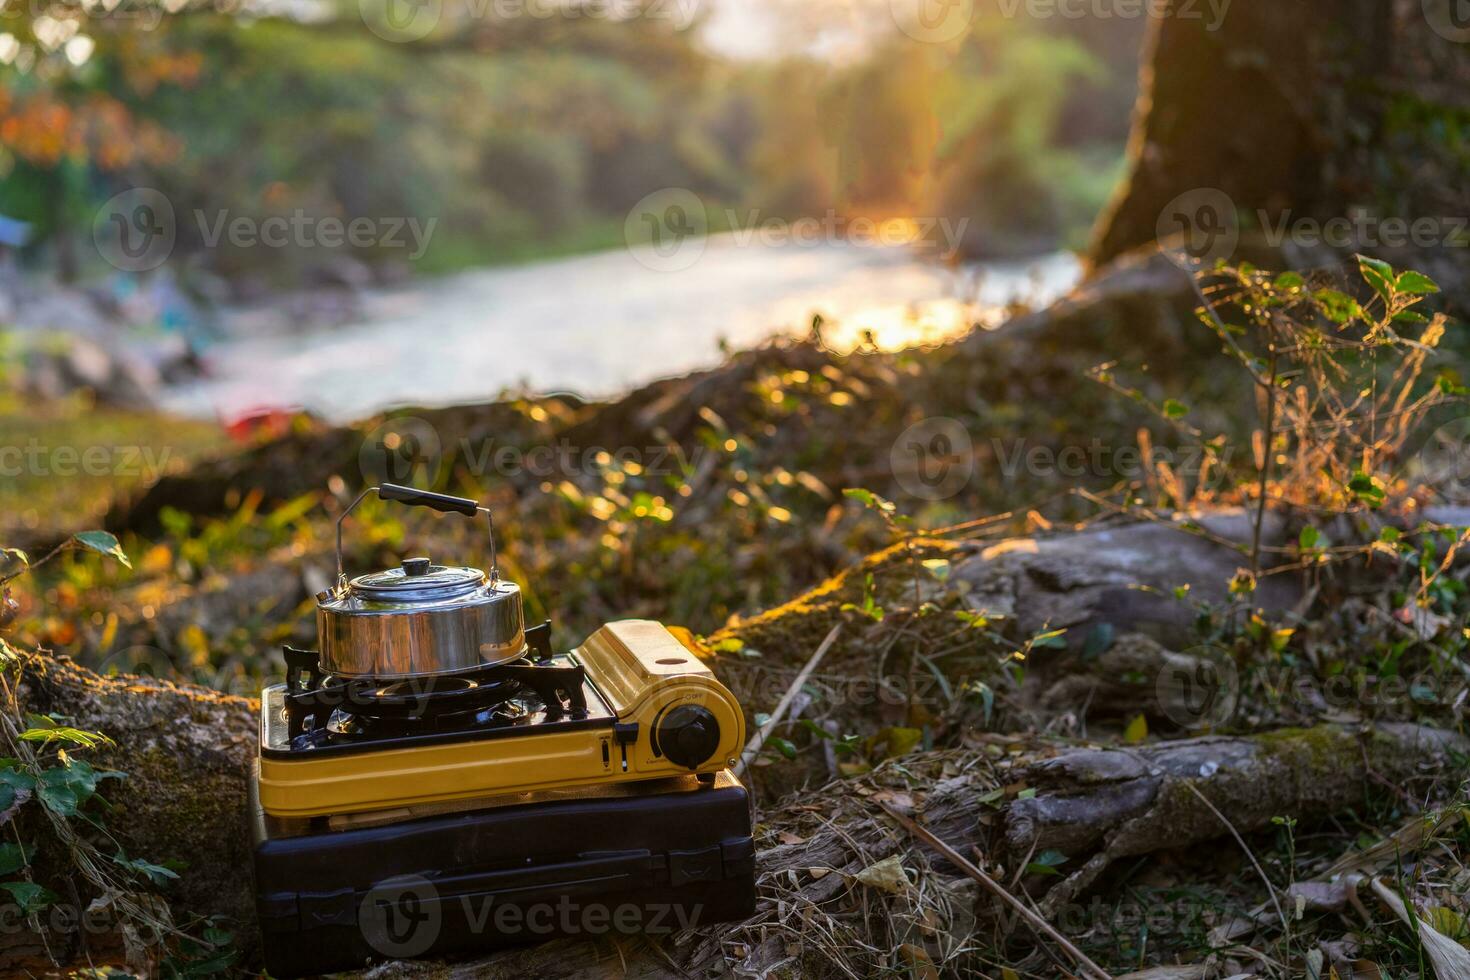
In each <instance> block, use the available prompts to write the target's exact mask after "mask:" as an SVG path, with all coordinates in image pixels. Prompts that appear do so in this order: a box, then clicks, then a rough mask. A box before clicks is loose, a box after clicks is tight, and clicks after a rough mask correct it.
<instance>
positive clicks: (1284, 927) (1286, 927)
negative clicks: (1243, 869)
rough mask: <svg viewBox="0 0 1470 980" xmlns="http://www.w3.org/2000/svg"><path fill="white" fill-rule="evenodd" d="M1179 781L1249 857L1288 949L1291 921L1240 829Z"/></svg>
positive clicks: (1188, 783) (1199, 793)
mask: <svg viewBox="0 0 1470 980" xmlns="http://www.w3.org/2000/svg"><path fill="white" fill-rule="evenodd" d="M1181 782H1183V783H1184V786H1185V788H1186V789H1188V790H1189V791H1190V792H1191V793H1193V794H1194V795H1195V796H1197V797H1199V801H1200V802H1201V803H1203V804H1204V805H1205V806H1207V807H1209V809H1210V812H1211V813H1213V814H1214V815H1215V816H1217V817H1219V818H1220V822H1221V823H1222V824H1224V825H1225V829H1226V830H1228V831H1230V836H1231V837H1234V838H1235V843H1237V844H1239V845H1240V849H1241V850H1242V851H1244V852H1245V856H1246V857H1248V858H1250V861H1251V866H1252V867H1254V868H1255V869H1256V874H1258V875H1260V876H1261V881H1263V882H1264V883H1265V885H1266V894H1267V895H1269V896H1270V897H1271V904H1272V905H1274V906H1275V907H1276V914H1277V916H1279V917H1280V919H1281V931H1282V932H1283V933H1284V934H1285V937H1286V945H1287V948H1288V949H1289V948H1290V947H1291V921H1290V920H1289V919H1287V918H1286V913H1285V912H1283V911H1281V903H1280V902H1279V901H1277V899H1276V886H1275V885H1273V884H1271V879H1270V878H1267V877H1266V872H1265V871H1264V870H1263V869H1262V868H1261V863H1260V862H1259V861H1257V860H1256V856H1255V854H1253V853H1252V852H1251V849H1250V848H1249V847H1247V846H1246V843H1245V839H1244V838H1242V837H1241V836H1240V831H1238V830H1236V829H1235V825H1234V824H1232V823H1231V822H1230V821H1229V820H1228V819H1226V817H1225V814H1223V813H1221V812H1220V811H1219V810H1218V809H1216V808H1215V804H1213V803H1211V802H1210V801H1209V800H1208V799H1207V798H1206V797H1205V794H1203V793H1201V792H1200V791H1199V790H1197V789H1195V786H1194V783H1192V782H1190V781H1189V780H1187V779H1185V780H1181Z"/></svg>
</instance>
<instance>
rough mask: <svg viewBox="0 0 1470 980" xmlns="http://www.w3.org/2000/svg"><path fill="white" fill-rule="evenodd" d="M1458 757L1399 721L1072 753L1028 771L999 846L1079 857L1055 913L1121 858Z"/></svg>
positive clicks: (1442, 737)
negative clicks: (1025, 792)
mask: <svg viewBox="0 0 1470 980" xmlns="http://www.w3.org/2000/svg"><path fill="white" fill-rule="evenodd" d="M1467 753H1470V740H1467V739H1466V738H1464V737H1463V736H1461V735H1458V734H1455V733H1453V732H1446V731H1441V730H1439V729H1433V728H1426V727H1423V726H1419V725H1412V724H1402V723H1385V724H1381V725H1377V726H1374V727H1371V728H1365V729H1362V730H1356V729H1352V728H1347V727H1340V726H1333V725H1322V726H1318V727H1316V728H1310V729H1297V730H1292V729H1284V730H1280V731H1276V732H1269V733H1264V734H1260V735H1254V736H1250V737H1246V738H1229V737H1219V736H1207V737H1204V738H1193V739H1187V740H1183V741H1177V742H1164V743H1159V744H1156V745H1150V746H1147V747H1139V748H1105V749H1079V750H1075V751H1071V752H1065V753H1063V754H1061V755H1059V756H1057V757H1056V758H1054V759H1049V760H1047V761H1045V762H1041V763H1038V764H1036V765H1034V766H1032V767H1031V768H1030V769H1029V770H1028V771H1027V774H1026V778H1027V780H1028V782H1030V783H1031V784H1032V785H1034V786H1036V787H1037V788H1038V789H1039V792H1038V793H1037V795H1036V796H1034V797H1032V798H1030V799H1024V800H1021V799H1018V800H1016V801H1015V802H1014V803H1012V804H1011V805H1010V807H1009V809H1008V810H1007V813H1006V818H1005V843H1006V849H1007V851H1008V852H1009V853H1010V854H1011V856H1012V857H1013V858H1014V859H1018V860H1024V859H1025V856H1026V855H1028V854H1030V853H1032V852H1035V851H1038V850H1043V849H1055V850H1059V851H1061V852H1062V853H1064V854H1066V855H1068V856H1069V857H1071V858H1074V859H1076V858H1081V857H1083V856H1084V855H1087V856H1088V857H1087V860H1086V861H1085V863H1084V864H1082V866H1081V867H1080V868H1078V869H1077V870H1076V871H1074V872H1073V873H1072V874H1071V875H1070V876H1069V877H1068V878H1067V879H1066V880H1064V881H1063V882H1061V883H1060V884H1059V885H1058V886H1057V887H1056V888H1054V889H1052V890H1051V891H1050V892H1049V893H1048V894H1047V897H1046V900H1045V902H1044V903H1043V910H1044V911H1047V912H1048V913H1055V911H1056V909H1057V908H1058V907H1060V905H1062V904H1063V903H1066V902H1069V901H1071V900H1072V899H1074V898H1075V897H1076V896H1077V895H1078V894H1080V893H1081V892H1082V891H1083V890H1085V889H1086V888H1088V887H1089V886H1091V885H1092V884H1093V883H1095V882H1096V881H1097V880H1098V878H1099V876H1101V875H1102V873H1103V872H1104V871H1106V870H1107V868H1108V867H1109V866H1110V865H1111V864H1112V862H1114V861H1116V860H1118V859H1120V858H1124V857H1132V856H1136V855H1140V854H1151V853H1154V852H1156V851H1161V850H1169V849H1173V848H1179V847H1187V846H1189V845H1192V844H1198V843H1200V842H1202V841H1207V840H1213V839H1215V838H1217V837H1220V836H1222V835H1224V834H1227V833H1231V832H1239V833H1249V832H1251V831H1254V830H1259V829H1261V828H1263V827H1268V826H1270V825H1271V821H1272V819H1273V818H1276V817H1285V818H1291V819H1295V820H1301V821H1303V822H1309V821H1313V820H1320V819H1322V818H1324V817H1326V816H1327V815H1329V814H1332V813H1336V812H1340V811H1342V810H1346V809H1349V808H1351V807H1353V806H1355V805H1357V804H1359V803H1362V802H1364V801H1366V800H1368V799H1369V798H1370V796H1371V795H1382V794H1383V793H1384V792H1393V793H1397V794H1404V793H1406V789H1407V788H1408V787H1411V786H1413V785H1414V784H1415V783H1416V782H1419V781H1421V780H1425V779H1428V780H1430V781H1432V780H1434V779H1436V778H1439V777H1441V776H1444V775H1446V774H1451V773H1453V774H1455V775H1457V776H1458V775H1462V773H1458V772H1456V768H1457V767H1458V766H1459V765H1461V764H1462V763H1461V762H1457V761H1456V760H1457V759H1458V760H1463V759H1464V757H1465V756H1466V754H1467ZM1406 798H1408V799H1410V800H1412V799H1413V796H1412V795H1410V796H1407V797H1406ZM1222 818H1223V820H1222Z"/></svg>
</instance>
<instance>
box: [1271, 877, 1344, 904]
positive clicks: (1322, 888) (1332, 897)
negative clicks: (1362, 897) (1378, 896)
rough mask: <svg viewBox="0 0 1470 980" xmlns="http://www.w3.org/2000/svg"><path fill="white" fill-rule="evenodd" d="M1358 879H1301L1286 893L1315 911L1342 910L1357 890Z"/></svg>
mask: <svg viewBox="0 0 1470 980" xmlns="http://www.w3.org/2000/svg"><path fill="white" fill-rule="evenodd" d="M1358 880H1359V879H1357V878H1354V877H1352V876H1347V877H1343V878H1339V879H1338V880H1336V881H1299V882H1297V883H1296V884H1294V885H1292V886H1291V887H1290V888H1288V889H1287V890H1286V894H1287V895H1288V896H1290V897H1291V898H1293V899H1296V900H1299V901H1300V902H1301V903H1302V905H1303V907H1304V908H1309V909H1312V910H1313V911H1315V912H1341V911H1342V910H1343V909H1344V908H1345V907H1346V906H1347V903H1348V899H1349V898H1350V897H1351V896H1352V894H1353V892H1355V891H1357V883H1358Z"/></svg>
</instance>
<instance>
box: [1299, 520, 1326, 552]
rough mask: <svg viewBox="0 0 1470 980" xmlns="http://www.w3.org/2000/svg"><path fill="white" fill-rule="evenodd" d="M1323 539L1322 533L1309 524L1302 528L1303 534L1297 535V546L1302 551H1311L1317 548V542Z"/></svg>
mask: <svg viewBox="0 0 1470 980" xmlns="http://www.w3.org/2000/svg"><path fill="white" fill-rule="evenodd" d="M1321 537H1322V532H1321V531H1318V530H1317V529H1316V528H1315V527H1312V526H1311V525H1310V524H1308V525H1307V526H1306V527H1304V528H1302V533H1301V534H1298V535H1297V538H1296V546H1297V548H1299V549H1300V550H1302V551H1311V550H1312V549H1313V548H1315V547H1317V541H1318V540H1319V539H1320V538H1321Z"/></svg>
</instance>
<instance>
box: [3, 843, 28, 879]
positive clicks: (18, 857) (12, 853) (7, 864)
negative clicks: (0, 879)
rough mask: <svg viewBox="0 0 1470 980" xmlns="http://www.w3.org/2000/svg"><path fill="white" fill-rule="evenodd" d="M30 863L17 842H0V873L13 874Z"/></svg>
mask: <svg viewBox="0 0 1470 980" xmlns="http://www.w3.org/2000/svg"><path fill="white" fill-rule="evenodd" d="M29 863H30V860H29V857H28V856H27V855H26V852H25V851H24V850H23V849H22V848H21V846H20V845H19V844H10V843H6V844H0V875H13V874H15V873H16V872H17V871H19V870H20V869H21V868H24V867H25V866H26V865H27V864H29Z"/></svg>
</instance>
